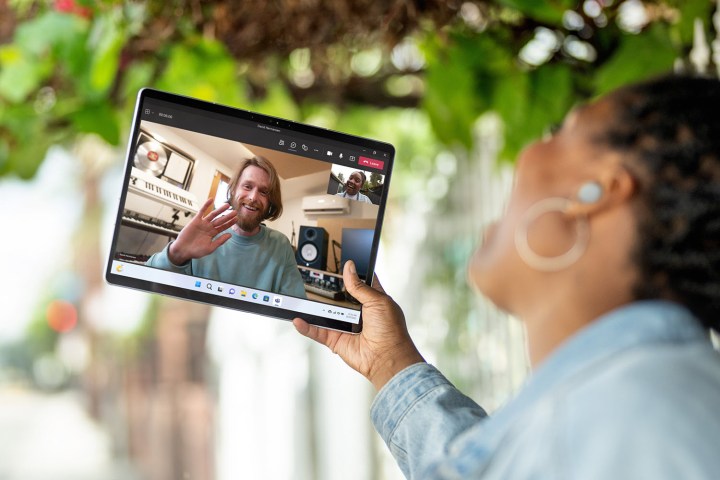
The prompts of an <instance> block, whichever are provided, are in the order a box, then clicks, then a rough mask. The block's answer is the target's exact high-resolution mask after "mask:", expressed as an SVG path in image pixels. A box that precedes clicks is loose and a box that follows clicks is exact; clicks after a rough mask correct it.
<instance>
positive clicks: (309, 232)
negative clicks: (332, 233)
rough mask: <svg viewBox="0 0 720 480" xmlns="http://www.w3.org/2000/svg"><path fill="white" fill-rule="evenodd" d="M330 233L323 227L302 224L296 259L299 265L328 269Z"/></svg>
mask: <svg viewBox="0 0 720 480" xmlns="http://www.w3.org/2000/svg"><path fill="white" fill-rule="evenodd" d="M328 239H329V236H328V233H327V230H325V229H324V228H322V227H308V226H305V225H301V226H300V233H299V235H298V249H297V252H296V253H295V260H296V261H297V264H298V265H302V266H304V267H309V268H314V269H316V270H327V254H328Z"/></svg>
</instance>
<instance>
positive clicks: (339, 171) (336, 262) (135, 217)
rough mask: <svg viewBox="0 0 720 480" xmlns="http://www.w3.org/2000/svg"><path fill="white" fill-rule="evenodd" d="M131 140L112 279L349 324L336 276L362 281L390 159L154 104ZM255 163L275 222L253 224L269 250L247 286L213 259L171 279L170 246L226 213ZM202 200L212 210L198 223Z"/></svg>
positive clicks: (351, 309) (149, 102)
mask: <svg viewBox="0 0 720 480" xmlns="http://www.w3.org/2000/svg"><path fill="white" fill-rule="evenodd" d="M136 128H138V129H139V132H138V135H137V141H136V142H135V144H134V145H133V146H131V148H130V156H131V163H132V165H131V172H130V178H129V181H128V184H127V190H126V192H125V199H124V203H123V205H122V206H121V211H122V216H121V217H122V218H121V219H119V220H120V222H119V223H120V226H119V230H118V232H117V235H116V241H115V243H114V245H113V250H112V254H111V255H112V260H113V262H112V265H111V268H112V273H114V274H119V275H125V276H130V277H134V278H140V279H145V280H149V281H152V282H156V283H162V284H167V285H171V286H175V287H180V288H183V289H185V290H196V291H198V292H203V293H205V294H212V295H218V296H222V297H228V298H234V299H238V300H242V301H246V302H251V303H256V304H260V305H266V306H270V307H275V308H286V309H291V310H295V311H301V312H302V311H306V312H308V313H313V314H316V315H320V316H323V317H327V318H330V319H335V320H340V321H344V322H351V323H357V322H358V321H359V310H360V305H359V303H357V301H355V299H353V298H352V297H351V296H350V295H348V294H347V292H346V291H345V286H344V284H343V280H342V269H343V265H344V264H345V262H347V261H348V260H353V261H354V262H355V264H356V266H357V271H358V274H359V275H360V277H361V278H363V279H365V278H366V277H367V274H368V271H369V269H370V267H371V251H372V246H373V240H374V237H375V232H376V227H377V223H378V212H379V205H380V203H381V201H382V199H383V198H384V188H385V180H386V173H387V169H388V168H389V166H390V165H389V164H390V161H391V158H389V156H390V155H391V153H390V152H384V151H378V150H372V149H369V148H366V147H363V146H361V145H353V144H347V143H341V142H338V141H334V140H331V139H327V138H324V137H318V136H313V135H309V134H307V133H305V132H298V131H296V130H293V129H290V128H284V127H280V126H275V125H271V124H268V123H267V119H266V118H263V121H262V123H261V122H260V121H253V120H245V119H239V118H235V117H230V116H224V115H220V114H213V113H211V112H207V111H204V110H198V109H192V108H190V107H186V106H180V105H174V104H165V102H161V101H159V100H157V99H146V101H145V102H144V104H143V105H141V106H140V121H139V122H137V121H136ZM258 157H259V158H262V159H264V160H266V161H267V162H268V163H270V164H271V166H272V168H273V169H274V170H275V172H276V173H277V177H278V179H279V188H280V194H281V199H282V214H281V215H280V216H279V217H278V218H274V219H266V220H263V221H262V226H263V231H264V232H272V233H267V235H269V236H272V238H273V239H274V240H273V241H274V243H273V245H274V246H273V247H272V251H271V253H267V255H268V257H267V259H266V258H265V257H258V258H252V259H249V260H248V262H249V263H250V264H252V263H253V262H255V263H258V265H254V266H253V268H254V269H255V270H256V271H257V272H258V273H257V276H256V277H252V278H250V279H249V278H242V275H240V277H238V275H237V271H238V270H241V268H235V267H233V268H230V267H229V266H228V265H223V263H227V262H225V261H224V260H222V259H221V260H219V261H217V262H215V263H217V264H218V265H219V266H217V267H215V266H213V267H207V265H209V264H210V263H208V262H209V260H210V259H209V258H208V259H204V258H203V259H193V260H190V261H189V262H186V264H183V265H181V266H180V267H182V269H181V270H178V268H175V267H178V266H175V265H168V263H167V253H166V252H167V249H168V245H169V244H170V243H171V242H173V241H175V240H176V239H177V237H178V235H179V234H180V232H181V231H182V230H183V228H185V227H186V226H187V225H188V223H189V222H190V221H191V220H192V219H193V217H194V216H196V215H203V216H204V215H207V214H208V213H210V212H212V211H213V210H215V209H217V208H220V207H221V206H223V205H224V204H226V203H227V202H228V198H229V196H232V195H233V193H234V192H232V191H229V189H230V186H231V184H232V180H233V178H234V177H235V176H236V175H237V174H238V170H239V168H240V166H241V165H242V164H243V162H244V161H245V160H246V159H249V158H258ZM240 178H243V177H240ZM237 188H242V187H241V185H240V183H238V186H237ZM229 194H230V195H229ZM207 199H212V205H211V206H210V207H209V208H208V209H207V210H206V211H204V212H201V211H200V208H201V207H202V205H203V204H204V203H205V201H206V200H207ZM263 238H265V237H263ZM268 238H270V237H268ZM232 240H234V239H231V241H228V242H226V244H227V245H228V248H227V249H226V250H224V253H219V255H226V257H223V258H232V260H231V261H230V264H229V265H235V263H233V262H236V258H235V257H232V255H234V251H233V250H232V249H231V247H232V248H234V247H233V246H232V245H231V244H232ZM223 247H225V245H224V246H223ZM262 248H265V247H262ZM262 248H261V250H262ZM268 248H270V247H268ZM241 251H242V250H238V252H241ZM263 254H264V253H263ZM209 255H215V253H211V254H209ZM228 255H229V256H231V257H228ZM200 260H202V261H200ZM243 264H244V263H243ZM188 265H189V266H188ZM266 269H270V270H272V271H266Z"/></svg>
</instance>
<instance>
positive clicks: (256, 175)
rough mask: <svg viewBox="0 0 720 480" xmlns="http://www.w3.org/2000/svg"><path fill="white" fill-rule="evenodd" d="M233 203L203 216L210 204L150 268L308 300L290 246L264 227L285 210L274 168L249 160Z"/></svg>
mask: <svg viewBox="0 0 720 480" xmlns="http://www.w3.org/2000/svg"><path fill="white" fill-rule="evenodd" d="M227 200H228V201H227V203H225V204H223V205H222V206H220V207H219V208H216V209H215V210H213V211H211V212H210V213H208V214H207V215H203V214H204V212H205V211H206V210H207V209H208V208H210V206H211V205H212V203H213V199H212V198H209V199H207V200H206V201H205V204H204V205H203V206H202V207H201V208H200V211H199V213H198V214H197V215H196V216H195V217H194V218H193V219H192V220H191V221H190V222H189V223H188V224H187V225H185V227H183V229H182V230H181V231H180V233H179V234H178V237H177V239H176V240H175V241H173V242H170V243H169V244H168V246H166V247H165V248H164V249H163V250H162V251H161V252H158V253H156V254H154V255H153V256H152V257H150V259H149V260H148V261H147V265H148V266H151V267H156V268H161V269H163V270H169V271H172V272H178V273H184V274H187V275H192V276H196V277H203V278H208V279H213V280H217V281H221V282H225V283H232V284H235V285H241V286H244V287H250V288H257V289H258V290H265V291H269V292H273V293H279V294H284V295H291V296H294V297H300V298H306V296H305V287H304V283H303V280H302V276H301V275H300V272H299V271H298V268H297V263H296V262H295V254H294V252H293V249H292V247H291V246H290V241H289V240H288V239H287V237H286V236H285V235H283V234H282V233H280V232H278V231H276V230H273V229H271V228H268V227H266V226H265V225H264V224H263V223H262V222H263V221H265V220H276V219H278V218H279V217H280V215H281V214H282V210H283V206H282V195H281V192H280V177H279V176H278V174H277V171H276V170H275V167H274V166H273V165H272V163H270V162H269V161H268V160H267V159H265V158H263V157H261V156H255V157H252V158H249V159H246V160H244V161H243V162H242V164H241V165H240V168H239V169H238V172H237V174H236V175H235V177H234V178H233V179H232V181H231V182H230V185H229V186H228V198H227Z"/></svg>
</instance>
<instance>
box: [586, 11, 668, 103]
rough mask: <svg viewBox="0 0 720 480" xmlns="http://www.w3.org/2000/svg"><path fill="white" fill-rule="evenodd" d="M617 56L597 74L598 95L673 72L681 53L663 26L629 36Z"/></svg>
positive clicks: (624, 36)
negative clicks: (674, 64)
mask: <svg viewBox="0 0 720 480" xmlns="http://www.w3.org/2000/svg"><path fill="white" fill-rule="evenodd" d="M620 41H621V43H620V47H618V49H617V51H616V52H615V54H614V55H613V56H612V57H611V58H610V59H609V60H608V61H607V62H606V63H605V64H604V65H603V66H602V67H600V69H599V70H598V71H597V74H596V75H595V89H596V91H595V93H596V94H603V93H607V92H609V91H611V90H613V89H615V88H617V87H620V86H621V85H626V84H628V83H631V82H636V81H639V80H643V79H646V78H650V77H652V76H655V75H659V74H661V73H669V72H671V71H672V66H673V62H674V61H675V58H677V55H678V51H677V49H676V48H675V47H674V46H673V44H672V42H671V40H670V36H669V34H668V29H667V27H666V26H664V25H662V24H655V25H652V26H650V27H649V28H648V29H647V30H646V31H644V32H642V33H640V34H637V35H631V34H625V35H623V36H622V37H621V39H620Z"/></svg>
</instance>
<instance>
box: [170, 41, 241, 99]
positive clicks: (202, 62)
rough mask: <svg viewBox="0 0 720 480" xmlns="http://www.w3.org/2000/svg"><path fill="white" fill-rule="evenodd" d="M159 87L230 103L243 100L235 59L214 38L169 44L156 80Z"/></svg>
mask: <svg viewBox="0 0 720 480" xmlns="http://www.w3.org/2000/svg"><path fill="white" fill-rule="evenodd" d="M157 87H158V88H160V89H163V90H169V91H172V92H176V93H180V94H184V95H189V96H191V97H197V98H201V99H203V100H208V101H212V102H220V103H225V104H229V105H233V106H239V105H243V104H245V103H246V102H245V99H244V96H243V95H241V91H240V83H239V81H238V75H237V67H236V64H235V60H234V59H233V58H232V57H231V56H230V54H229V53H228V51H227V49H226V48H225V46H224V45H223V44H221V43H220V42H218V41H216V40H210V39H206V38H203V37H193V38H190V39H188V40H187V41H186V42H185V43H179V44H176V45H174V46H172V47H171V48H170V55H169V58H168V64H167V68H166V69H165V71H164V72H163V73H162V75H161V76H160V79H159V80H158V82H157Z"/></svg>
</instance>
